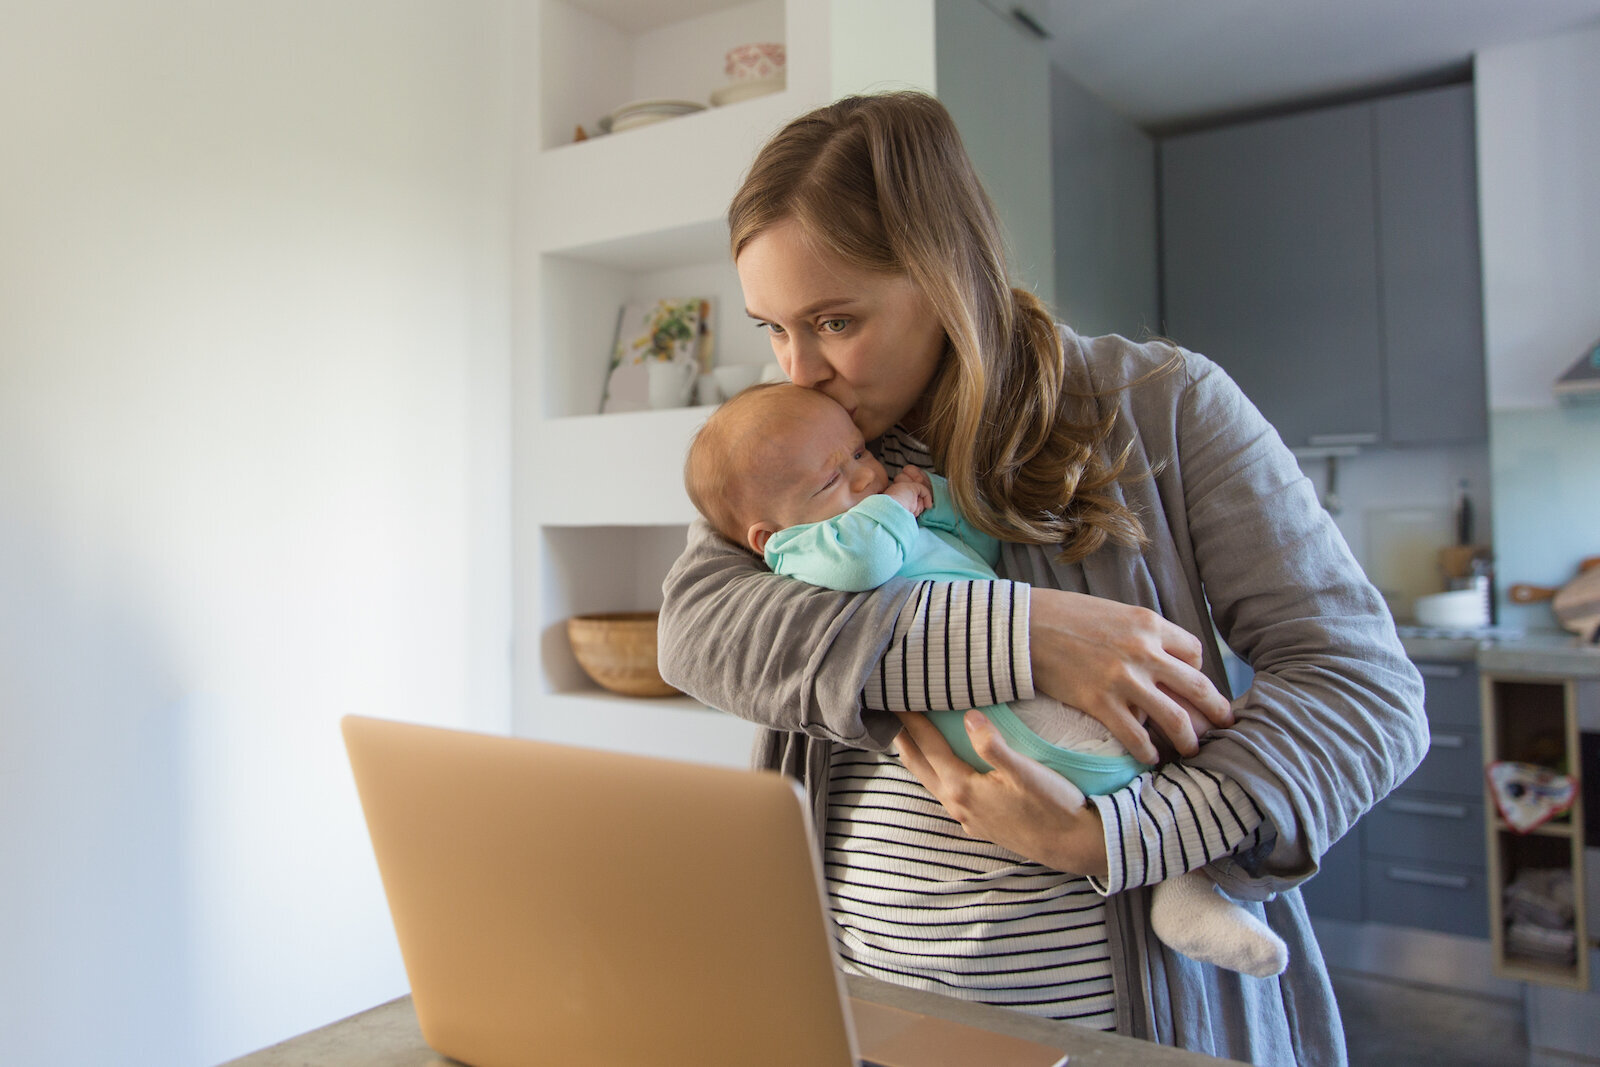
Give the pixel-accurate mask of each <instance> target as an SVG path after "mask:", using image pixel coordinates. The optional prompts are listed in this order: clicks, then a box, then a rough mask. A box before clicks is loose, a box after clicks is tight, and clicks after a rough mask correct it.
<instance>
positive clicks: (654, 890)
mask: <svg viewBox="0 0 1600 1067" xmlns="http://www.w3.org/2000/svg"><path fill="white" fill-rule="evenodd" d="M343 730H344V737H345V744H346V747H347V749H348V750H349V754H350V762H351V766H352V768H353V770H354V772H355V778H356V785H357V789H358V791H359V792H360V795H361V803H362V808H363V809H364V811H365V813H366V818H367V826H368V828H369V830H370V831H371V835H372V842H373V849H374V851H375V853H376V855H377V860H378V868H379V872H380V874H381V875H382V878H383V886H384V892H385V894H386V895H387V897H388V901H389V908H390V912H391V914H392V916H393V919H394V924H395V931H396V934H397V936H398V938H399V942H400V951H401V955H402V957H403V958H404V960H405V967H406V974H407V977H408V978H409V980H410V982H411V989H412V997H413V1002H414V1004H415V1007H416V1011H417V1016H418V1019H419V1021H420V1022H421V1025H422V1033H423V1037H424V1038H425V1039H426V1040H427V1042H428V1044H429V1045H431V1046H432V1047H433V1048H434V1049H436V1050H437V1051H439V1052H442V1053H444V1054H445V1055H447V1056H451V1057H454V1058H455V1059H459V1060H462V1061H465V1062H466V1063H469V1064H472V1065H474V1067H510V1065H516V1064H535V1063H549V1064H562V1065H567V1067H585V1065H590V1064H594V1065H599V1064H604V1065H606V1067H613V1065H617V1064H633V1063H638V1064H664V1065H670V1064H680V1063H681V1064H694V1065H696V1067H701V1065H705V1064H758V1063H759V1064H763V1065H767V1064H787V1063H792V1064H796V1065H800V1067H818V1065H823V1064H840V1065H844V1064H851V1063H854V1062H855V1060H854V1052H853V1049H852V1047H851V1036H850V1028H849V1023H848V1021H847V1018H846V1014H845V1009H844V1007H843V998H842V987H841V980H840V978H839V976H838V974H837V972H836V970H835V967H834V959H833V948H832V943H831V933H830V930H829V927H828V924H827V920H826V917H825V914H824V912H823V908H822V899H823V898H822V894H823V890H822V887H821V883H820V874H819V871H818V868H817V865H816V863H815V861H814V859H813V850H814V847H815V846H814V845H813V843H812V841H813V838H812V829H811V825H810V817H809V815H808V813H807V811H806V806H805V802H804V798H803V797H802V796H801V794H800V791H799V788H798V786H797V785H796V784H795V783H794V782H792V781H791V780H789V779H787V778H784V777H782V776H780V775H777V774H770V773H762V772H754V771H735V770H727V769H723V768H715V767H703V766H697V765H693V764H684V763H677V762H672V761H667V760H656V759H649V758H644V757H639V756H625V755H618V754H613V753H607V752H598V751H593V750H589V749H581V748H573V747H569V746H564V745H555V744H549V743H545V742H538V741H527V740H518V739H512V738H506V737H494V736H489V735H483V734H472V733H465V732H461V731H455V730H444V729H439V728H435V727H425V726H414V725H409V724H402V723H393V722H385V721H381V720H375V719H365V718H358V717H348V718H346V719H345V720H344V721H343Z"/></svg>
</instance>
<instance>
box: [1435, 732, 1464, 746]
mask: <svg viewBox="0 0 1600 1067" xmlns="http://www.w3.org/2000/svg"><path fill="white" fill-rule="evenodd" d="M1428 744H1429V747H1431V748H1466V747H1467V739H1466V738H1465V737H1462V736H1461V735H1460V734H1434V735H1433V736H1432V737H1431V738H1429V740H1428Z"/></svg>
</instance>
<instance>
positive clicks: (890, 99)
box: [728, 92, 1144, 562]
mask: <svg viewBox="0 0 1600 1067" xmlns="http://www.w3.org/2000/svg"><path fill="white" fill-rule="evenodd" d="M787 219H795V220H796V221H798V222H799V223H800V225H801V228H802V229H803V231H804V232H805V233H806V234H807V235H808V236H809V238H810V239H811V240H813V241H815V242H816V243H817V245H818V247H819V248H821V249H824V250H826V251H828V252H831V253H832V254H834V255H836V256H838V257H840V258H841V259H843V260H844V261H845V262H847V263H849V264H851V265H853V266H855V267H858V268H861V269H866V270H872V271H879V272H883V273H892V274H903V275H906V276H908V277H909V278H910V279H911V280H912V282H913V283H914V284H916V286H917V287H918V288H919V289H920V290H921V291H922V293H923V295H924V296H925V297H926V298H927V300H928V302H929V303H930V304H931V306H932V307H933V309H934V311H935V313H936V314H937V315H938V317H939V321H940V323H941V325H943V327H944V332H945V336H946V338H947V339H948V348H947V350H946V354H945V357H944V358H943V359H942V360H941V361H940V366H939V370H938V371H937V373H936V374H935V377H934V380H933V383H932V385H931V387H930V391H929V396H928V398H927V401H928V402H927V405H926V418H925V422H924V423H923V424H922V425H921V426H920V427H919V429H920V432H921V434H922V436H923V437H924V439H925V442H926V444H927V445H928V447H929V450H930V451H931V453H932V455H933V457H934V460H935V462H936V463H937V464H938V465H939V468H940V469H941V470H942V471H943V473H944V475H945V477H946V478H947V479H949V482H950V490H951V493H952V494H953V495H954V497H955V501H956V504H957V506H958V507H959V508H960V509H961V512H962V514H964V515H966V516H967V517H968V519H969V521H971V522H972V523H973V524H974V525H976V526H977V527H979V528H980V529H982V530H983V531H985V532H986V533H988V534H991V535H992V536H994V537H998V538H1000V539H1001V540H1003V541H1016V542H1022V543H1026V544H1040V545H1061V546H1062V553H1061V556H1062V558H1063V559H1064V560H1066V561H1069V562H1070V561H1075V560H1080V559H1083V558H1084V557H1085V556H1088V555H1089V554H1091V553H1092V552H1094V551H1095V550H1096V549H1098V548H1100V547H1101V546H1102V545H1104V544H1105V543H1106V542H1107V541H1108V540H1109V541H1113V542H1115V543H1118V544H1122V545H1139V544H1142V543H1143V541H1144V531H1143V527H1142V526H1141V524H1140V522H1139V520H1138V517H1137V516H1135V515H1134V514H1133V513H1132V512H1131V511H1130V510H1129V509H1128V508H1127V507H1126V506H1125V505H1123V504H1122V502H1121V501H1120V500H1119V499H1118V498H1117V495H1116V494H1115V493H1113V492H1111V491H1110V490H1111V488H1112V486H1113V485H1114V484H1115V483H1116V481H1117V480H1118V478H1119V477H1120V476H1121V475H1122V472H1123V468H1124V467H1125V466H1126V465H1127V459H1128V448H1124V449H1123V450H1122V451H1121V452H1120V453H1118V454H1116V455H1111V454H1110V434H1111V430H1112V426H1113V424H1114V422H1115V409H1112V410H1111V411H1110V412H1109V413H1107V414H1106V415H1104V416H1098V415H1097V414H1096V411H1095V408H1094V407H1093V405H1091V404H1085V403H1083V402H1082V401H1083V400H1084V399H1085V398H1088V397H1092V396H1094V395H1095V394H1094V393H1093V392H1092V390H1090V388H1089V385H1088V383H1069V382H1067V381H1066V380H1065V367H1064V360H1063V358H1062V351H1061V335H1060V333H1059V331H1058V330H1057V328H1056V324H1055V321H1054V320H1053V318H1052V316H1051V315H1050V313H1049V311H1048V310H1047V309H1046V308H1045V306H1044V305H1043V304H1042V303H1041V302H1040V301H1039V299H1038V298H1037V297H1035V296H1034V295H1033V294H1032V293H1029V292H1027V291H1026V290H1023V289H1015V288H1012V286H1011V283H1010V280H1009V277H1008V275H1007V271H1006V257H1005V245H1004V240H1003V238H1002V236H1001V230H1000V225H999V223H998V221H997V220H996V217H995V213H994V207H993V205H992V204H991V203H990V201H989V197H988V194H987V193H985V192H984V190H983V186H982V185H981V184H980V183H979V181H978V176H977V174H976V172H975V171H974V170H973V167H972V162H971V160H970V159H969V158H968V157H967V153H966V150H965V148H964V147H963V146H962V143H961V137H960V135H959V134H958V133H957V132H956V128H955V123H954V122H953V121H952V119H951V118H950V114H949V112H947V111H946V110H945V108H944V105H942V104H940V103H939V101H937V100H935V99H934V98H933V97H931V96H927V95H925V94H922V93H913V92H899V93H887V94H883V95H875V96H852V97H846V98H844V99H842V100H839V101H838V102H836V103H833V104H830V105H828V106H827V107H823V108H819V109H817V110H816V111H813V112H811V113H809V114H807V115H803V116H801V117H800V118H798V119H796V120H794V121H793V122H791V123H790V124H789V125H788V126H786V127H784V129H782V130H781V131H779V132H778V134H777V135H775V136H774V137H773V138H772V140H771V141H769V142H768V143H767V145H766V146H765V147H764V148H762V150H761V152H760V154H759V155H757V157H756V160H755V163H754V164H753V165H752V166H751V168H750V172H749V174H748V175H746V177H745V180H744V182H743V184H742V185H741V186H740V188H739V191H738V193H737V194H736V195H735V196H734V198H733V203H732V204H731V205H730V206H729V208H728V229H729V234H730V238H731V243H732V250H733V255H734V257H735V258H737V257H738V255H739V252H740V251H741V250H742V249H743V248H744V246H745V244H747V243H748V242H749V241H750V240H751V239H752V238H754V237H755V236H757V235H758V234H760V233H762V232H764V231H765V230H767V229H768V228H769V227H771V226H773V225H775V224H777V223H779V222H782V221H784V220H787ZM1130 447H1131V446H1130Z"/></svg>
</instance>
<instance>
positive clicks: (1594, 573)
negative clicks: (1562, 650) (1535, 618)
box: [1509, 556, 1600, 642]
mask: <svg viewBox="0 0 1600 1067" xmlns="http://www.w3.org/2000/svg"><path fill="white" fill-rule="evenodd" d="M1509 595H1510V597H1511V600H1512V602H1513V603H1517V604H1536V603H1538V602H1539V601H1541V600H1549V601H1552V603H1551V605H1550V607H1551V609H1552V610H1554V611H1555V614H1556V621H1557V622H1559V623H1560V624H1561V625H1562V626H1563V627H1564V628H1566V629H1568V630H1571V631H1572V632H1573V633H1575V634H1577V635H1578V636H1579V637H1580V638H1582V639H1583V640H1584V641H1586V642H1593V641H1595V640H1596V639H1597V638H1600V556H1590V557H1589V558H1588V559H1586V560H1584V561H1583V562H1581V563H1579V564H1578V573H1577V575H1576V576H1575V577H1574V578H1573V579H1572V580H1571V581H1570V582H1568V583H1567V584H1566V585H1563V586H1561V587H1560V588H1559V589H1557V588H1553V587H1551V586H1547V585H1528V584H1526V583H1520V582H1519V583H1518V584H1516V585H1513V586H1512V587H1511V589H1510V591H1509Z"/></svg>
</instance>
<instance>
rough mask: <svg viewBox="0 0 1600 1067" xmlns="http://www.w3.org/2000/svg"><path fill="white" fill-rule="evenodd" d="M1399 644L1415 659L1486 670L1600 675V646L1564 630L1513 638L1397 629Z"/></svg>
mask: <svg viewBox="0 0 1600 1067" xmlns="http://www.w3.org/2000/svg"><path fill="white" fill-rule="evenodd" d="M1400 643H1401V645H1403V646H1404V647H1405V650H1406V655H1408V656H1410V657H1411V658H1412V659H1414V660H1461V661H1464V662H1475V663H1477V665H1478V667H1479V668H1480V669H1482V670H1485V671H1491V672H1503V673H1519V674H1550V675H1557V676H1560V677H1563V678H1600V645H1584V644H1580V643H1579V641H1578V638H1577V637H1576V635H1574V634H1570V633H1567V632H1566V631H1564V630H1547V631H1529V632H1528V633H1525V634H1519V635H1518V636H1515V637H1449V636H1431V635H1428V634H1427V632H1426V631H1420V632H1419V631H1418V630H1417V629H1416V628H1414V627H1406V626H1403V627H1401V628H1400Z"/></svg>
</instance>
